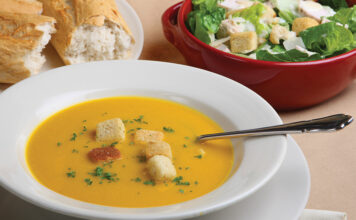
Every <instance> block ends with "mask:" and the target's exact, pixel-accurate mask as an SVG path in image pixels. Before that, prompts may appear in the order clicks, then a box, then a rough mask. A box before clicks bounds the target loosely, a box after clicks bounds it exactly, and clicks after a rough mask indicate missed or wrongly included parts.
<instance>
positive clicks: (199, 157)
mask: <svg viewBox="0 0 356 220" xmlns="http://www.w3.org/2000/svg"><path fill="white" fill-rule="evenodd" d="M194 157H195V158H198V159H201V158H203V155H201V154H199V155H196V156H194Z"/></svg>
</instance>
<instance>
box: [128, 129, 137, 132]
mask: <svg viewBox="0 0 356 220" xmlns="http://www.w3.org/2000/svg"><path fill="white" fill-rule="evenodd" d="M133 131H135V129H130V130H128V131H127V132H126V133H131V132H133Z"/></svg>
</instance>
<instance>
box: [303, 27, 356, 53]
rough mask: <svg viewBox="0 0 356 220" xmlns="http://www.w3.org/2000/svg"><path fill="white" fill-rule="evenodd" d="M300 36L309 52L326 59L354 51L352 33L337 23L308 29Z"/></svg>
mask: <svg viewBox="0 0 356 220" xmlns="http://www.w3.org/2000/svg"><path fill="white" fill-rule="evenodd" d="M299 35H300V37H301V38H302V39H303V42H304V44H305V46H306V48H307V49H308V50H310V51H313V52H317V53H319V54H321V55H323V56H326V57H327V56H330V55H332V54H334V53H336V52H338V51H342V50H346V51H347V50H350V49H352V45H353V42H354V37H353V35H352V33H351V31H350V30H348V29H346V28H344V27H342V26H340V25H337V24H336V23H335V22H329V23H325V24H321V25H318V26H315V27H311V28H308V29H306V30H305V31H302V32H300V33H299Z"/></svg>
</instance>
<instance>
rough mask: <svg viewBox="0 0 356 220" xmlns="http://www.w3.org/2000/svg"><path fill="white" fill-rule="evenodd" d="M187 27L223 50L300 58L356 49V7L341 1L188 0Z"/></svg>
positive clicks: (250, 55) (274, 58) (287, 59)
mask: <svg viewBox="0 0 356 220" xmlns="http://www.w3.org/2000/svg"><path fill="white" fill-rule="evenodd" d="M192 3H193V10H192V11H191V12H190V13H189V14H188V18H187V20H186V26H187V27H188V29H189V31H190V32H191V33H192V34H193V35H194V36H195V37H197V38H198V39H199V40H201V41H203V42H204V43H206V44H209V45H210V46H212V47H215V48H217V49H219V50H222V51H224V52H228V53H232V54H235V55H238V56H243V57H248V58H253V59H257V60H266V61H278V62H302V61H312V60H320V59H325V58H328V57H333V56H336V55H339V54H342V53H345V52H348V51H350V50H352V49H354V48H356V6H353V7H348V4H347V2H346V1H345V0H320V1H318V2H316V1H312V0H192Z"/></svg>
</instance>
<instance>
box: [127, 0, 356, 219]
mask: <svg viewBox="0 0 356 220" xmlns="http://www.w3.org/2000/svg"><path fill="white" fill-rule="evenodd" d="M127 1H128V2H129V3H130V4H131V5H132V7H133V8H134V9H135V10H136V12H137V13H138V15H139V17H140V18H141V21H142V24H143V28H144V32H145V45H144V48H143V52H142V55H141V59H144V60H159V61H166V62H172V63H180V64H186V62H185V60H184V58H183V56H182V55H181V54H180V53H179V51H178V50H177V49H176V48H175V47H174V46H173V45H171V44H170V43H169V42H168V41H167V40H166V39H165V38H164V36H163V31H162V27H161V20H160V19H161V15H162V13H163V12H164V11H165V10H166V9H167V8H168V7H169V6H171V5H173V4H175V3H177V2H179V1H178V0H164V1H162V0H127ZM336 113H346V114H350V115H353V116H355V117H356V81H355V82H354V83H353V84H352V85H351V86H350V87H349V88H348V89H346V90H345V91H344V92H342V93H341V94H339V95H338V96H336V97H334V98H333V99H331V100H329V101H327V102H324V103H322V104H320V105H317V106H314V107H312V108H308V109H304V110H299V111H293V112H287V113H280V116H281V118H282V120H283V121H284V122H292V121H297V120H304V119H312V118H317V117H321V116H326V115H331V114H336ZM293 138H294V139H295V140H296V141H297V143H298V144H299V146H300V147H301V148H302V150H303V152H304V154H305V157H306V158H307V161H308V163H309V167H310V172H311V193H310V199H309V202H308V204H307V208H310V209H325V210H334V211H342V212H347V214H348V216H349V219H356V187H355V183H356V122H354V123H352V124H351V125H350V126H349V127H347V129H345V130H342V131H339V132H336V133H328V134H306V135H293ZM291 199H292V198H291Z"/></svg>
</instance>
